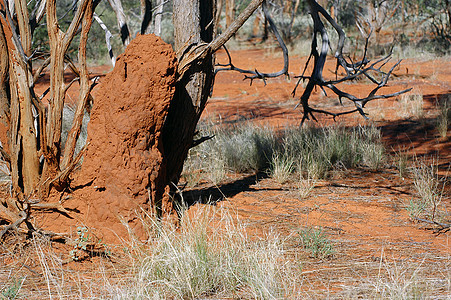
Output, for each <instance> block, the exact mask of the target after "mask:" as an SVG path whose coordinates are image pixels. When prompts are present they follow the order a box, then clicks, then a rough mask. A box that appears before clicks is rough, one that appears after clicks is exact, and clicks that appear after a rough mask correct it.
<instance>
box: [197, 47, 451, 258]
mask: <svg viewBox="0 0 451 300" xmlns="http://www.w3.org/2000/svg"><path fill="white" fill-rule="evenodd" d="M232 58H233V63H234V64H235V65H236V66H237V67H240V68H249V69H251V70H252V69H254V68H257V69H258V70H259V71H262V72H271V71H276V70H279V69H280V68H281V67H282V65H283V60H282V57H281V56H277V55H275V54H274V53H272V52H271V51H268V50H242V51H234V52H232ZM306 59H307V58H296V57H294V58H293V59H292V60H291V61H290V64H291V65H290V77H291V80H290V79H289V80H285V79H284V78H278V79H274V80H268V81H267V84H266V86H265V84H264V83H262V82H261V81H255V82H254V83H253V84H252V85H251V86H250V85H249V81H243V80H242V79H243V76H242V75H241V74H239V73H236V72H221V73H219V74H218V75H217V78H216V81H215V87H214V92H213V95H212V98H211V100H210V101H209V103H208V105H207V108H206V113H205V114H204V116H203V118H204V120H206V121H208V122H211V121H213V122H214V123H217V124H234V123H236V124H239V123H240V122H253V123H258V124H261V125H264V126H268V125H269V126H272V127H274V128H282V127H285V126H289V125H299V123H300V120H301V118H302V112H301V111H300V110H298V109H296V108H295V106H296V104H297V101H298V100H297V99H299V98H298V97H299V95H300V93H301V92H302V87H299V88H298V91H297V95H296V97H293V96H292V95H291V92H292V91H293V88H294V86H295V84H296V79H294V76H295V75H299V74H300V72H301V71H300V70H302V67H303V66H304V63H305V62H306ZM218 60H219V61H221V62H226V61H227V58H226V56H225V54H224V53H219V54H218ZM333 69H334V64H333V60H331V61H330V62H328V64H326V67H325V70H326V71H325V73H326V75H325V76H326V77H330V78H332V77H333V76H334V75H333V74H332V72H328V70H333ZM409 87H413V88H414V89H413V91H412V92H410V93H419V94H421V95H423V98H424V107H423V108H424V111H425V113H424V116H423V118H422V119H421V120H416V119H415V118H413V117H406V116H403V115H402V114H401V113H400V110H401V107H400V103H399V100H400V98H401V96H400V97H395V98H391V99H388V100H376V101H374V102H373V103H372V102H370V103H369V104H368V106H367V110H366V111H367V112H368V113H369V117H370V121H366V120H364V119H363V118H362V117H361V116H360V115H358V114H355V115H346V116H342V117H339V118H337V121H338V122H339V123H342V124H343V125H346V126H355V125H358V124H362V125H364V124H369V123H373V124H375V125H376V126H378V127H379V128H381V131H382V135H383V141H384V144H385V145H386V147H387V150H388V152H389V153H391V154H395V152H396V151H399V150H401V149H406V150H407V154H408V155H410V156H411V159H410V160H409V162H408V164H409V165H408V167H410V166H412V165H413V164H414V159H412V156H414V155H416V156H417V157H419V158H422V159H425V160H427V161H430V162H432V160H434V162H435V163H436V164H437V165H438V166H439V174H440V177H441V178H443V179H444V180H445V182H444V186H445V187H444V194H443V197H442V205H443V207H442V209H443V208H447V209H448V211H449V209H450V208H451V198H450V192H451V189H450V185H449V171H450V161H451V134H450V130H449V129H448V134H447V137H445V138H442V137H440V136H439V134H438V132H437V129H436V126H435V119H436V118H437V115H438V109H437V107H438V106H437V105H438V102H439V101H440V100H443V99H444V98H445V97H449V94H450V93H451V65H450V64H449V61H448V60H447V59H446V58H443V59H434V60H418V59H408V60H406V61H403V62H402V64H401V65H400V66H399V67H397V68H396V70H395V71H394V74H393V77H392V80H391V81H389V84H388V86H387V87H386V88H383V89H382V90H381V91H380V92H381V93H392V92H396V91H400V90H403V89H406V88H409ZM342 88H343V89H344V90H345V91H347V92H349V93H351V94H355V95H358V96H364V95H365V93H368V91H370V90H371V88H372V86H371V85H370V84H369V83H367V82H359V81H358V82H353V83H349V84H346V85H342ZM311 103H312V105H313V106H315V107H320V108H322V109H326V110H330V111H334V112H336V111H340V110H343V109H346V108H347V109H349V108H350V107H352V104H351V103H344V108H342V107H341V106H340V104H339V103H338V99H337V98H336V97H333V95H329V96H324V95H323V94H322V92H321V91H320V90H318V91H316V93H315V94H314V95H313V97H312V99H311ZM448 103H449V102H448ZM318 119H319V122H318V124H317V126H325V125H328V124H332V123H333V122H334V120H333V119H332V118H331V117H328V116H323V115H319V116H318ZM312 122H313V121H312ZM219 189H221V186H219ZM223 189H224V190H223V191H222V193H223V194H224V195H225V197H223V198H224V200H225V201H224V202H221V205H223V206H227V207H231V208H233V209H234V210H237V212H238V213H239V215H240V216H241V217H242V218H243V220H246V222H249V223H251V224H253V226H252V228H262V229H263V228H264V229H266V230H267V229H269V228H271V227H273V228H275V229H276V230H277V231H278V232H283V233H285V234H289V233H290V232H292V231H293V230H298V229H300V228H302V227H304V226H321V227H323V228H325V229H326V230H327V232H328V233H329V234H330V235H331V236H332V237H333V239H334V240H336V241H337V243H338V244H339V245H340V247H343V248H344V249H343V250H344V251H343V252H342V253H340V254H338V255H337V257H336V258H338V261H341V262H343V263H345V261H346V260H347V259H356V257H360V258H362V259H365V258H367V259H371V258H372V257H380V256H381V251H383V252H384V253H385V255H389V256H390V257H417V258H418V257H422V255H424V254H425V253H427V254H429V255H438V256H442V255H443V256H449V255H450V254H451V245H450V242H449V236H448V235H447V234H442V235H438V236H436V235H433V234H432V233H431V232H430V231H425V230H424V229H423V228H422V225H417V224H415V223H414V222H412V220H411V219H410V218H409V214H408V212H407V210H406V209H405V208H406V206H407V205H408V203H409V200H410V199H412V198H414V197H417V195H416V192H415V191H414V189H413V183H412V179H409V178H401V177H400V176H399V175H398V172H397V170H396V168H395V166H394V163H390V162H389V164H387V167H386V168H385V169H383V170H381V171H378V172H372V171H369V170H344V171H340V172H337V173H336V174H335V175H334V176H332V177H331V178H330V179H328V180H321V181H319V182H317V183H316V185H315V188H314V191H313V192H312V195H311V196H310V197H308V198H307V199H305V200H302V199H299V196H297V195H296V189H295V186H294V185H293V184H291V185H290V184H287V185H284V186H281V185H279V184H277V183H275V181H274V180H272V179H258V177H257V176H249V177H247V178H246V179H244V180H242V181H241V182H240V184H236V185H235V186H234V184H233V181H232V182H230V183H229V184H228V185H224V186H223ZM235 189H236V190H235ZM208 190H209V191H212V190H215V189H214V188H211V189H208ZM215 194H218V193H215ZM218 195H219V194H218ZM448 217H449V215H448Z"/></svg>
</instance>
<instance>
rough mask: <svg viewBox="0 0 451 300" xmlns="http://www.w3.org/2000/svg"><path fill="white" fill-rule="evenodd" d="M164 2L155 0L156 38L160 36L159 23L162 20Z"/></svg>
mask: <svg viewBox="0 0 451 300" xmlns="http://www.w3.org/2000/svg"><path fill="white" fill-rule="evenodd" d="M163 10H164V0H157V6H156V12H155V30H154V33H155V35H157V36H161V21H162V20H163Z"/></svg>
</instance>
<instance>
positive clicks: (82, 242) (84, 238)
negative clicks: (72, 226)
mask: <svg viewBox="0 0 451 300" xmlns="http://www.w3.org/2000/svg"><path fill="white" fill-rule="evenodd" d="M88 243H89V233H88V228H86V227H81V226H79V227H77V237H76V239H75V241H74V249H72V250H71V251H70V252H69V254H70V257H71V258H72V259H73V260H75V261H77V260H79V259H80V255H79V251H80V250H83V251H86V250H87V246H88Z"/></svg>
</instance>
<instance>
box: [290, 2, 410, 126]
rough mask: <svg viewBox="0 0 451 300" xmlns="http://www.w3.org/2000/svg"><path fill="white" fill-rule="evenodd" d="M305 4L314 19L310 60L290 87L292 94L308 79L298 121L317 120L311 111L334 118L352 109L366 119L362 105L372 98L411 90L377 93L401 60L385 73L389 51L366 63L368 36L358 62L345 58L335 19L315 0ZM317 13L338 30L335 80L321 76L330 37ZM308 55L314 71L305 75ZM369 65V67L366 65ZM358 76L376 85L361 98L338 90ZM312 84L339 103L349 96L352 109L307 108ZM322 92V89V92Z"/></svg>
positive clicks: (388, 96) (341, 33)
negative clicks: (292, 87) (327, 92)
mask: <svg viewBox="0 0 451 300" xmlns="http://www.w3.org/2000/svg"><path fill="white" fill-rule="evenodd" d="M308 4H309V6H310V14H311V16H312V19H313V38H312V46H311V52H310V56H309V59H308V60H307V63H306V65H305V67H304V71H303V73H302V75H301V76H299V77H298V78H299V80H298V82H297V84H296V87H295V88H294V90H293V95H295V93H296V89H297V88H298V86H299V83H300V81H301V80H307V86H306V88H305V89H304V92H303V94H302V96H301V98H300V104H301V105H302V108H303V117H302V121H301V124H302V123H303V122H305V120H309V119H310V117H311V118H312V119H313V120H315V121H316V118H315V116H314V113H321V114H326V115H331V116H333V118H334V119H335V118H336V117H337V116H340V115H345V114H350V113H354V112H359V113H360V114H361V115H362V116H363V117H364V118H366V119H367V118H368V117H367V115H366V113H365V112H364V110H363V109H364V107H365V105H366V104H367V103H368V102H369V101H371V100H375V99H385V98H390V97H394V96H398V95H400V94H403V93H406V92H408V91H410V89H405V90H402V91H399V92H396V93H392V94H383V95H377V92H378V91H379V90H380V89H381V88H382V87H384V86H386V84H387V82H388V79H389V78H390V75H391V74H392V72H393V70H394V69H395V68H396V67H397V66H398V65H399V63H400V62H401V61H398V62H397V63H396V64H394V65H393V66H392V67H391V69H390V70H389V71H388V72H387V73H385V72H384V71H383V70H382V67H384V66H385V65H386V64H387V63H388V61H389V60H390V56H391V54H389V55H387V56H386V57H383V58H381V59H379V60H377V61H376V62H374V63H372V64H369V63H370V61H369V60H368V59H367V58H366V55H367V47H368V39H369V37H368V38H367V39H366V44H365V49H364V54H363V58H362V60H361V61H358V62H352V61H351V60H350V61H347V60H346V59H345V58H344V56H343V47H344V41H345V34H344V31H343V30H342V29H341V27H340V26H339V25H338V24H337V23H336V22H335V20H334V19H333V18H332V17H330V15H329V14H328V13H327V11H326V10H325V9H324V8H322V7H321V6H320V5H319V4H318V3H317V2H316V1H314V0H309V1H308ZM320 15H322V16H323V17H324V19H325V20H326V21H327V22H329V23H330V24H331V25H332V26H333V27H334V29H335V30H336V31H337V33H338V35H339V41H338V45H337V50H336V52H335V59H336V61H337V64H336V69H335V75H336V79H335V80H327V81H326V80H324V79H323V69H324V65H325V63H326V58H327V54H328V50H329V37H328V33H327V30H326V28H325V26H324V24H323V21H322V20H321V18H320ZM319 38H321V50H320V52H318V49H317V48H318V39H319ZM311 58H313V71H312V73H311V75H310V76H304V73H305V71H306V70H307V66H308V65H309V63H310V62H311ZM368 65H369V66H368ZM339 67H342V68H343V69H344V70H345V72H346V76H344V77H342V78H340V79H338V69H339ZM371 72H372V73H375V74H376V75H379V77H380V76H381V77H382V78H381V79H380V80H378V79H377V78H376V77H377V76H376V77H375V76H373V75H372V74H370V73H371ZM359 76H365V77H367V78H368V79H369V80H370V81H372V82H373V83H374V84H376V87H375V88H373V89H372V90H371V91H370V93H369V94H368V95H367V96H366V97H364V98H359V97H356V96H354V95H352V94H349V93H347V92H345V91H342V90H340V89H339V88H337V86H336V85H337V84H338V83H341V82H345V81H350V80H353V79H356V78H357V77H359ZM315 87H319V88H321V89H322V90H323V91H324V88H325V87H327V88H328V89H330V90H331V91H332V92H333V93H334V94H335V95H337V96H338V98H339V100H340V103H342V99H348V100H350V101H352V102H353V103H354V105H355V109H353V110H349V111H345V112H340V113H333V112H329V111H325V110H320V109H315V108H312V107H310V105H309V99H310V96H311V93H312V92H313V90H314V89H315ZM324 93H325V91H324Z"/></svg>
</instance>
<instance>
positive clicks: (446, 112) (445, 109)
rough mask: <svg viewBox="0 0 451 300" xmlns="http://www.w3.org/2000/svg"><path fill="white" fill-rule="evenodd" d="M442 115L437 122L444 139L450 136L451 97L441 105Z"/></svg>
mask: <svg viewBox="0 0 451 300" xmlns="http://www.w3.org/2000/svg"><path fill="white" fill-rule="evenodd" d="M439 111H440V115H439V117H438V121H437V129H438V132H439V134H440V136H441V137H442V138H445V137H446V135H447V134H448V129H449V127H450V124H451V95H447V96H446V98H445V99H444V100H443V101H442V103H441V104H440V105H439Z"/></svg>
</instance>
